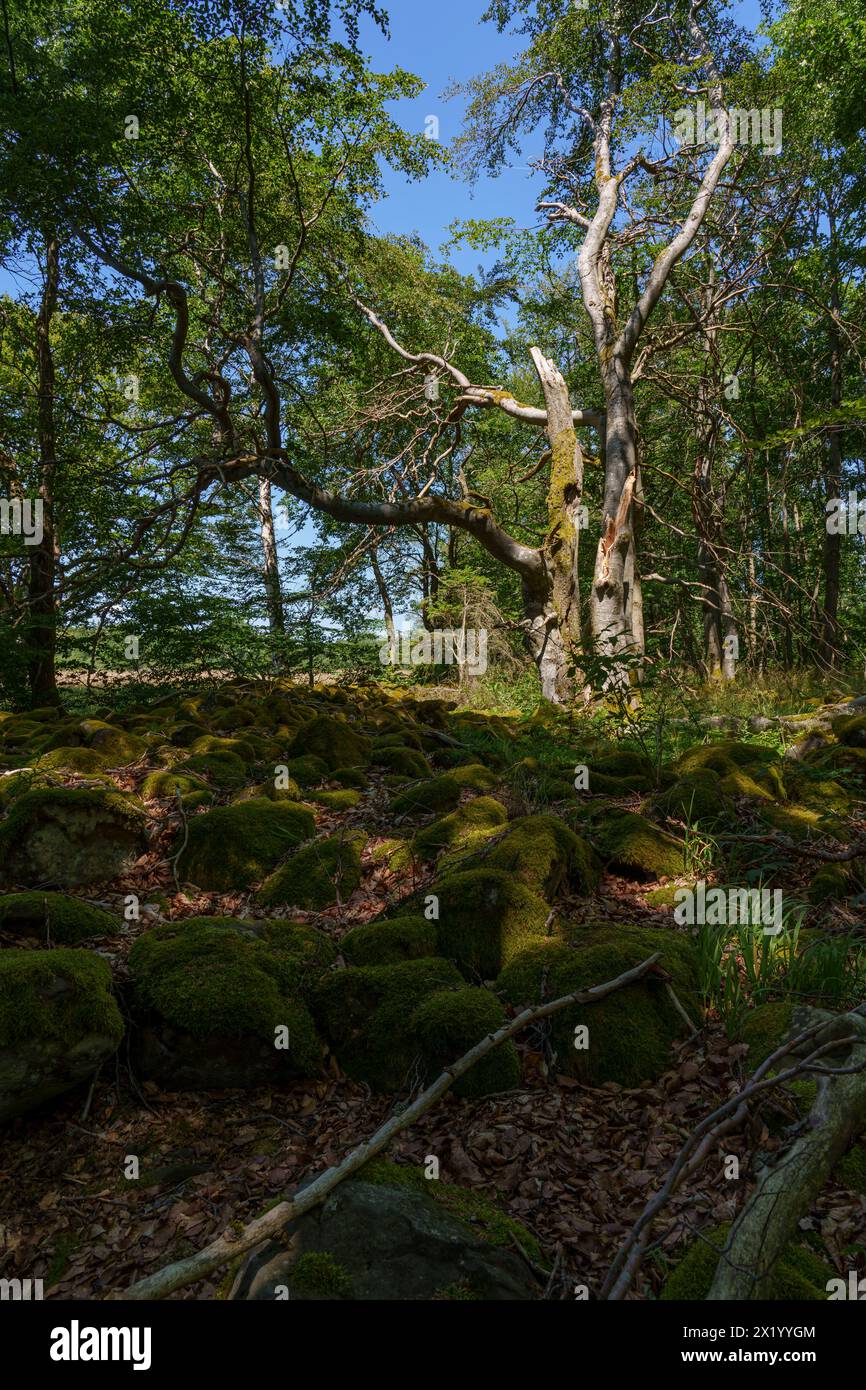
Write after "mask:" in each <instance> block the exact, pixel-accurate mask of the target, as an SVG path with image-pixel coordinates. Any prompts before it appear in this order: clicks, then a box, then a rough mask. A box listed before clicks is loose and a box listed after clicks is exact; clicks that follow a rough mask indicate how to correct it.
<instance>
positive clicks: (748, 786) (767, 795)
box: [720, 767, 775, 801]
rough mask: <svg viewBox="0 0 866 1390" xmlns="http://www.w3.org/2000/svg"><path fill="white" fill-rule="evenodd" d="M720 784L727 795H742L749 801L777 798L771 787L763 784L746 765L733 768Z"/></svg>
mask: <svg viewBox="0 0 866 1390" xmlns="http://www.w3.org/2000/svg"><path fill="white" fill-rule="evenodd" d="M720 785H721V790H722V791H723V792H724V794H725V796H742V797H746V799H747V800H749V801H773V800H775V798H774V795H773V793H772V792H771V791H770V790H769V788H768V787H765V786H761V784H760V782H757V781H756V780H755V778H754V777H753V776H752V774H751V772H750V771H748V770H747V769H746V768H744V767H734V768H732V769H731V771H730V772H729V773H728V774H727V776H725V777H723V778H722V780H721V784H720Z"/></svg>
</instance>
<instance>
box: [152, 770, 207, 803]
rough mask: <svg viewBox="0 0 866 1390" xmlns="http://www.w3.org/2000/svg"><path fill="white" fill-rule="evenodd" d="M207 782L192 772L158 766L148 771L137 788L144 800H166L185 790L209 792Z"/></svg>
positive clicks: (182, 793)
mask: <svg viewBox="0 0 866 1390" xmlns="http://www.w3.org/2000/svg"><path fill="white" fill-rule="evenodd" d="M209 790H210V788H209V787H208V784H207V782H205V781H203V779H202V778H201V777H198V776H196V774H195V773H192V772H179V771H176V770H172V769H171V768H166V767H163V768H159V769H158V770H157V771H156V772H149V773H148V774H147V776H146V777H145V779H144V781H143V782H142V784H141V787H140V788H139V791H140V794H141V796H143V797H144V800H145V801H167V800H168V799H169V797H174V796H177V795H178V793H180V795H181V796H183V795H184V793H185V792H209Z"/></svg>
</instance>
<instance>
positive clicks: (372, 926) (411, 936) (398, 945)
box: [340, 917, 437, 965]
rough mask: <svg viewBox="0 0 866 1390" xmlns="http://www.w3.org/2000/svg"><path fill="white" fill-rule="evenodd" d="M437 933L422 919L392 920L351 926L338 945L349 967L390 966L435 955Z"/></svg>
mask: <svg viewBox="0 0 866 1390" xmlns="http://www.w3.org/2000/svg"><path fill="white" fill-rule="evenodd" d="M436 949H437V931H436V924H435V923H434V922H428V921H427V920H426V918H424V917H393V918H391V919H390V920H386V921H384V922H383V921H377V922H367V923H365V925H364V926H362V927H354V928H353V929H352V931H350V932H347V933H346V935H345V936H344V937H343V939H342V941H341V942H340V950H341V951H342V953H343V955H344V956H345V957H346V960H347V961H349V963H350V964H351V965H390V964H392V963H393V962H395V961H401V960H420V959H423V958H424V957H426V956H435V954H436Z"/></svg>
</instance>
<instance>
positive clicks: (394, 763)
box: [373, 748, 432, 778]
mask: <svg viewBox="0 0 866 1390" xmlns="http://www.w3.org/2000/svg"><path fill="white" fill-rule="evenodd" d="M373 762H374V763H375V764H376V766H377V767H386V768H388V770H389V772H393V773H396V774H397V775H398V776H400V777H412V778H420V777H429V776H430V773H431V772H432V768H431V767H430V764H429V763H428V761H427V759H426V758H425V756H424V754H423V753H419V752H417V750H416V749H414V748H379V749H376V750H375V751H374V753H373Z"/></svg>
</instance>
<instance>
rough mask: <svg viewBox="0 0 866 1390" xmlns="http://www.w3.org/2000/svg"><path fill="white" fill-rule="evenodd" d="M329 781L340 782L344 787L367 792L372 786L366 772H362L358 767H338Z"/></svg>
mask: <svg viewBox="0 0 866 1390" xmlns="http://www.w3.org/2000/svg"><path fill="white" fill-rule="evenodd" d="M329 781H331V782H340V783H341V784H342V785H343V786H344V787H354V788H355V789H356V790H357V791H362V792H363V791H366V790H367V788H368V786H369V785H370V779H369V777H368V776H367V774H366V772H362V771H361V770H360V768H357V767H337V768H335V769H334V771H333V772H332V773H331V774H330V777H329Z"/></svg>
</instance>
